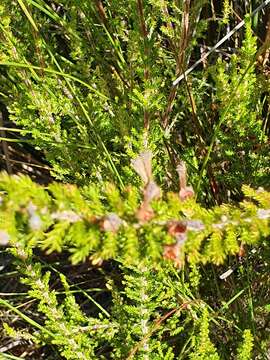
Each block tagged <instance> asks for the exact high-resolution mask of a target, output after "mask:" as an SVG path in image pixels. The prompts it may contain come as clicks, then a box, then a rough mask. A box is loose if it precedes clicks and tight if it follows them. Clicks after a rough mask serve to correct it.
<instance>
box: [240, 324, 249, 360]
mask: <svg viewBox="0 0 270 360" xmlns="http://www.w3.org/2000/svg"><path fill="white" fill-rule="evenodd" d="M252 349H253V336H252V334H251V332H250V330H245V331H244V333H243V344H242V345H241V347H240V348H239V350H238V356H237V360H248V359H251V358H252Z"/></svg>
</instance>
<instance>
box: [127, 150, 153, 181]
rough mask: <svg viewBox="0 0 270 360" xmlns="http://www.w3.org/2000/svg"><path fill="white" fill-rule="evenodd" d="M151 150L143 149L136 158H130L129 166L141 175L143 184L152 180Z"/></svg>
mask: <svg viewBox="0 0 270 360" xmlns="http://www.w3.org/2000/svg"><path fill="white" fill-rule="evenodd" d="M151 161H152V152H151V151H148V150H147V151H144V152H141V153H140V154H139V156H138V157H137V158H136V159H133V160H131V166H132V167H133V169H134V170H135V171H136V172H137V174H138V175H139V176H140V177H141V179H142V181H143V182H144V184H147V183H148V182H150V181H151V180H152V165H151Z"/></svg>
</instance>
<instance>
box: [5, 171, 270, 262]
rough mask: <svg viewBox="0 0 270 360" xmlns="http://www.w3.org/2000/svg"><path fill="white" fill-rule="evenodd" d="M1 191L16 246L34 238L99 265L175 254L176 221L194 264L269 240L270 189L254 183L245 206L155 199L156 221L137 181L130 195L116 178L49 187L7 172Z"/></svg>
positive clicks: (38, 243) (30, 244)
mask: <svg viewBox="0 0 270 360" xmlns="http://www.w3.org/2000/svg"><path fill="white" fill-rule="evenodd" d="M0 191H2V203H1V207H0V211H1V218H4V217H5V216H6V215H8V221H7V222H4V223H2V224H1V231H2V234H3V235H2V236H4V233H5V234H6V236H7V237H8V238H9V239H10V244H11V245H12V246H15V247H21V246H22V244H26V245H27V248H28V247H30V248H34V247H39V248H41V249H43V250H46V251H47V253H48V254H50V253H52V252H54V251H57V252H61V251H63V250H67V251H69V252H70V253H71V256H70V259H71V261H72V263H74V264H77V263H79V262H82V261H85V260H86V259H87V258H89V257H90V256H91V259H92V261H93V263H100V262H102V261H103V260H107V259H116V260H118V261H121V262H124V263H125V264H127V265H138V264H143V263H144V262H145V261H148V260H149V259H151V260H152V261H153V263H158V262H159V261H161V260H162V257H165V258H166V257H167V256H166V249H167V252H168V251H169V249H170V247H171V251H176V250H177V246H178V245H177V243H175V240H174V235H175V236H176V239H177V233H175V234H173V232H172V230H171V229H172V226H173V224H174V222H176V224H179V225H180V226H181V225H182V226H184V227H185V230H184V233H185V234H187V236H188V239H187V241H186V242H185V244H184V247H183V249H182V250H181V251H182V253H183V254H185V255H186V257H187V259H188V261H189V262H190V263H192V264H197V263H203V264H206V263H208V262H210V263H213V264H217V265H219V264H222V263H223V262H224V261H225V259H226V258H227V257H228V256H229V255H234V254H237V253H238V252H239V251H240V245H241V246H244V245H258V244H262V242H263V241H264V239H265V238H266V237H267V236H269V226H268V221H269V217H270V215H269V211H270V210H269V209H270V195H269V193H268V192H266V191H263V190H262V191H261V190H258V191H255V190H252V189H250V188H248V187H244V188H243V191H244V193H245V194H246V195H247V196H248V197H249V199H250V200H245V201H243V202H242V203H241V204H240V206H239V207H233V206H229V205H222V206H220V207H214V208H212V209H210V210H207V209H204V208H202V207H201V206H200V205H199V204H196V203H195V202H194V200H193V199H190V200H187V201H184V202H181V201H180V199H179V198H178V195H176V194H172V193H169V194H167V195H164V196H163V199H160V200H154V202H153V209H154V216H153V218H152V219H150V220H149V221H141V220H140V219H138V212H139V210H140V206H141V205H140V203H139V199H138V195H139V194H138V191H137V189H136V188H134V187H131V186H129V187H128V188H127V189H126V191H125V192H124V193H123V195H120V193H119V191H118V190H117V189H116V188H115V187H114V186H113V185H111V184H107V185H104V186H101V187H99V188H98V187H97V186H92V185H89V186H87V187H84V188H82V189H79V188H77V187H76V186H75V185H62V184H57V183H52V184H50V185H49V186H48V187H47V188H46V189H45V188H43V187H41V186H39V185H37V184H35V183H33V182H32V181H31V180H30V179H29V178H28V177H26V176H20V177H18V176H15V177H9V176H7V175H5V174H2V175H1V178H0ZM247 234H248V236H247ZM170 244H171V245H170ZM179 249H180V245H179ZM168 258H170V256H168ZM178 260H179V261H180V258H178V257H177V256H176V258H175V261H178Z"/></svg>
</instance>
